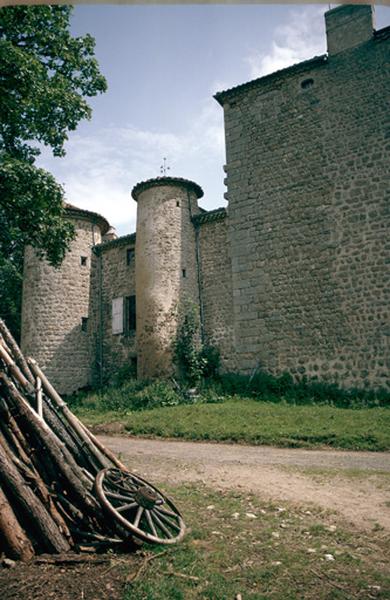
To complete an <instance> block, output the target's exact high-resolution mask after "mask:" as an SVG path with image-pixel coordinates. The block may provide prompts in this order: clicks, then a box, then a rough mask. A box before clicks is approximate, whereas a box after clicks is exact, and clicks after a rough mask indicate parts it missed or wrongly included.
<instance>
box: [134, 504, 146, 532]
mask: <svg viewBox="0 0 390 600" xmlns="http://www.w3.org/2000/svg"><path fill="white" fill-rule="evenodd" d="M143 512H144V507H143V506H139V507H138V510H137V514H136V515H135V519H134V527H138V525H139V522H140V520H141V516H142V513H143Z"/></svg>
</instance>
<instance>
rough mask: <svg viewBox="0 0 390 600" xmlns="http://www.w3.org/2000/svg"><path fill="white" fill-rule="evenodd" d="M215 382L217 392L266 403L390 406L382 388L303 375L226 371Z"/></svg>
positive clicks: (346, 406)
mask: <svg viewBox="0 0 390 600" xmlns="http://www.w3.org/2000/svg"><path fill="white" fill-rule="evenodd" d="M216 385H217V387H218V390H219V393H220V394H224V395H240V396H247V397H251V398H255V399H259V400H263V401H267V400H268V401H270V402H280V401H284V402H287V403H289V404H329V405H333V406H339V407H344V408H363V407H371V406H390V393H389V392H387V391H386V390H376V391H367V390H362V389H342V388H340V387H338V385H336V384H335V383H326V382H322V381H317V380H310V379H307V378H306V377H302V378H301V379H300V380H299V381H294V379H293V378H292V376H291V375H290V374H289V373H283V374H282V375H280V376H276V375H272V374H271V373H266V372H265V371H260V372H259V373H256V374H255V375H254V376H253V377H248V376H245V375H238V374H236V373H228V374H225V375H222V376H220V377H219V378H218V380H217V381H216Z"/></svg>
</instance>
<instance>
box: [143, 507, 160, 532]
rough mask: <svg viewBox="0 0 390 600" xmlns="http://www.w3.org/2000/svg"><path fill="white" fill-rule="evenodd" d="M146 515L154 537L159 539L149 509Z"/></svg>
mask: <svg viewBox="0 0 390 600" xmlns="http://www.w3.org/2000/svg"><path fill="white" fill-rule="evenodd" d="M145 513H146V520H147V522H148V524H149V527H150V530H151V532H152V533H153V535H154V536H156V537H158V533H157V529H156V527H155V525H154V523H153V520H152V517H151V516H150V511H149V510H148V509H146V510H145Z"/></svg>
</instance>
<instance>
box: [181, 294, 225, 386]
mask: <svg viewBox="0 0 390 600" xmlns="http://www.w3.org/2000/svg"><path fill="white" fill-rule="evenodd" d="M200 337H201V336H200V322H199V315H198V310H197V308H196V307H195V306H187V307H186V308H185V310H184V316H183V317H182V320H181V323H180V325H179V328H178V332H177V335H176V339H175V340H174V342H173V345H172V347H173V361H174V363H175V364H176V366H177V368H178V372H179V378H180V379H181V380H182V381H183V382H184V383H185V384H187V385H198V384H199V383H200V381H201V379H202V378H210V377H215V376H216V374H217V372H218V368H219V363H220V354H219V350H218V349H217V348H215V347H214V346H211V345H209V344H203V343H202V342H201V339H200Z"/></svg>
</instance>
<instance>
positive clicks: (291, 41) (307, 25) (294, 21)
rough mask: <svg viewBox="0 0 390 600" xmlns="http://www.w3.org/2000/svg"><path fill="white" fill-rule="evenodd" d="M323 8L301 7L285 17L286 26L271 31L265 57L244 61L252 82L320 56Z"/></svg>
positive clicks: (251, 56) (256, 52)
mask: <svg viewBox="0 0 390 600" xmlns="http://www.w3.org/2000/svg"><path fill="white" fill-rule="evenodd" d="M325 10H326V8H325V7H320V6H316V7H305V8H304V9H302V10H299V11H291V12H290V13H289V22H288V23H287V24H285V25H280V26H279V27H277V28H276V29H275V31H274V39H273V42H272V46H271V50H270V52H269V53H268V54H264V53H263V54H262V53H260V52H258V51H254V52H252V53H251V54H250V55H249V56H247V57H246V59H245V61H246V62H247V63H248V64H249V68H250V76H251V77H252V78H256V77H262V76H263V75H267V74H268V73H273V72H274V71H277V70H279V69H284V68H285V67H288V66H290V65H293V64H295V63H298V62H301V61H302V60H307V59H309V58H312V57H313V56H316V55H317V56H318V55H319V54H324V52H325V51H326V48H325V32H324V17H323V14H324V12H325Z"/></svg>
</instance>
